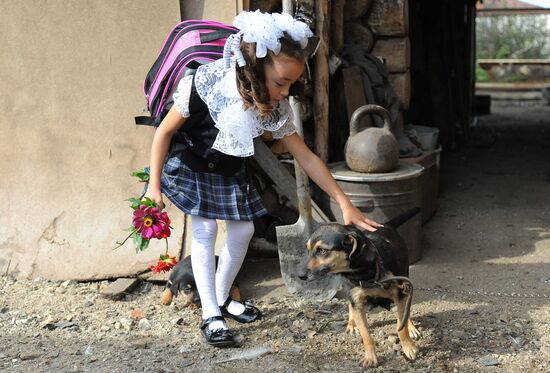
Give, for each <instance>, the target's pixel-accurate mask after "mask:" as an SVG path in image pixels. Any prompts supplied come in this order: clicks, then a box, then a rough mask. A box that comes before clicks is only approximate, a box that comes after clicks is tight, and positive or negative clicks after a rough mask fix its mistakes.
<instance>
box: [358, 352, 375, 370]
mask: <svg viewBox="0 0 550 373" xmlns="http://www.w3.org/2000/svg"><path fill="white" fill-rule="evenodd" d="M361 365H362V366H363V368H366V367H375V366H377V365H378V359H376V353H375V352H374V351H365V356H363V358H362V359H361Z"/></svg>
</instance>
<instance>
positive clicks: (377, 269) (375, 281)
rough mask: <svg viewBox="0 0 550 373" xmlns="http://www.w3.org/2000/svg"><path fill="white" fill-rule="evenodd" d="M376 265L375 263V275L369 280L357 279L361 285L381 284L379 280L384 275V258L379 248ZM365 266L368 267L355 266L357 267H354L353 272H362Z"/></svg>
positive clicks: (375, 285)
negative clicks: (379, 252)
mask: <svg viewBox="0 0 550 373" xmlns="http://www.w3.org/2000/svg"><path fill="white" fill-rule="evenodd" d="M374 265H375V274H374V277H373V278H370V279H368V280H356V281H357V282H359V286H361V287H364V288H367V287H377V286H380V285H379V282H378V281H380V279H381V277H382V273H383V265H382V258H381V257H380V255H379V254H378V250H377V255H376V261H375V262H374ZM365 268H366V267H359V268H355V269H353V271H352V272H353V273H355V272H360V271H362V270H364V269H365Z"/></svg>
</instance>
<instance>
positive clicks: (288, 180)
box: [254, 138, 330, 222]
mask: <svg viewBox="0 0 550 373" xmlns="http://www.w3.org/2000/svg"><path fill="white" fill-rule="evenodd" d="M254 160H255V161H256V162H257V163H258V165H259V166H260V167H261V168H262V170H264V172H265V173H266V175H267V176H268V177H269V178H270V179H271V181H272V182H273V184H274V186H275V188H276V190H277V192H278V193H279V194H281V195H283V196H285V197H286V198H288V201H289V203H290V205H291V206H292V207H294V208H295V209H296V210H297V209H298V198H297V195H296V179H295V178H294V176H292V175H291V174H290V172H289V171H288V170H287V169H286V168H285V166H283V165H282V164H281V162H280V161H279V160H278V159H277V157H275V155H274V154H273V153H272V152H271V150H270V149H269V148H268V147H267V145H265V144H264V142H263V141H262V140H261V138H256V139H255V140H254ZM311 205H312V206H311V208H312V216H313V219H315V221H318V222H328V221H330V220H329V219H328V217H327V216H326V215H325V213H324V212H323V211H322V210H321V208H320V207H319V206H317V204H315V203H314V202H313V201H311Z"/></svg>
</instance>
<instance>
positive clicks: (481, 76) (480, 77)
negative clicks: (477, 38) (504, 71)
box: [476, 63, 491, 82]
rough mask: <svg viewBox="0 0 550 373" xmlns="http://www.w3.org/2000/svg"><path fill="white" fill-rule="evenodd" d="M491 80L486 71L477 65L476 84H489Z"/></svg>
mask: <svg viewBox="0 0 550 373" xmlns="http://www.w3.org/2000/svg"><path fill="white" fill-rule="evenodd" d="M490 80H491V78H490V77H489V74H488V73H487V71H486V70H484V69H482V68H481V66H479V64H477V63H476V82H489V81H490Z"/></svg>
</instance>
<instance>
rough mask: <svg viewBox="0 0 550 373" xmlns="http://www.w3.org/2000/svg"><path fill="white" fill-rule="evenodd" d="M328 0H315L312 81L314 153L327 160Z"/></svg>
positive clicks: (324, 160)
mask: <svg viewBox="0 0 550 373" xmlns="http://www.w3.org/2000/svg"><path fill="white" fill-rule="evenodd" d="M329 4H330V3H329V0H317V1H315V25H316V27H315V31H316V34H317V36H318V37H319V39H320V40H319V48H318V49H317V53H316V54H315V69H314V73H313V82H314V85H315V95H314V97H313V115H314V118H315V141H314V144H315V149H314V150H315V153H316V154H317V155H318V156H319V158H321V159H322V160H323V162H327V160H328V145H327V144H328V143H327V140H328V114H329V95H328V89H329V65H328V58H329V45H328V43H329V40H330V37H329V23H330V18H329V16H330V13H329Z"/></svg>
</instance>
